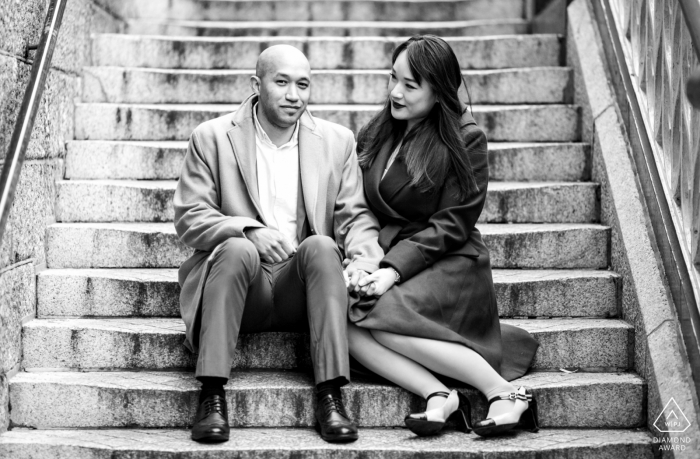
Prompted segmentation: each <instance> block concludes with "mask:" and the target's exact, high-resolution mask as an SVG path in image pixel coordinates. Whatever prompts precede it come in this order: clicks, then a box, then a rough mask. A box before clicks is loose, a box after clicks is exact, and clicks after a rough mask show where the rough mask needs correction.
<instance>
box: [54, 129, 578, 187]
mask: <svg viewBox="0 0 700 459" xmlns="http://www.w3.org/2000/svg"><path fill="white" fill-rule="evenodd" d="M589 150H590V149H589V148H588V146H587V145H585V144H581V143H512V142H489V180H490V183H491V186H493V183H494V182H495V181H512V182H532V181H535V182H577V181H587V180H590V160H589V156H590V152H589ZM186 152H187V142H177V141H172V142H169V141H163V142H157V141H156V142H149V141H141V142H139V141H135V142H130V141H108V140H78V141H69V142H68V144H67V153H66V173H65V177H66V178H67V179H77V180H80V179H83V180H86V179H87V180H100V179H113V180H130V179H132V180H169V179H177V178H178V177H179V176H180V169H181V168H182V162H183V160H184V157H185V154H186ZM542 164H546V165H547V167H542Z"/></svg>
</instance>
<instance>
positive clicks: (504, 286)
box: [37, 269, 619, 318]
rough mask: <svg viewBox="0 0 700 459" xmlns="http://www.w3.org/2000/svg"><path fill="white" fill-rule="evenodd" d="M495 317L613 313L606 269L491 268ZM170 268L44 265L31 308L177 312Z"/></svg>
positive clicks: (54, 313) (48, 312) (47, 312)
mask: <svg viewBox="0 0 700 459" xmlns="http://www.w3.org/2000/svg"><path fill="white" fill-rule="evenodd" d="M493 281H494V285H495V287H496V295H497V303H498V310H499V314H500V316H501V317H514V316H515V317H615V316H617V315H618V311H617V304H618V285H619V276H618V275H617V274H615V273H613V272H611V271H585V270H519V269H514V270H507V269H495V270H493ZM179 297H180V285H179V284H178V280H177V270H176V269H48V270H45V271H42V272H40V273H39V274H38V275H37V313H38V316H39V317H40V318H48V317H52V318H55V317H89V316H93V317H108V316H115V317H119V316H121V317H129V316H132V317H180V306H179Z"/></svg>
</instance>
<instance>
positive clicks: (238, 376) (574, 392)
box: [10, 371, 645, 428]
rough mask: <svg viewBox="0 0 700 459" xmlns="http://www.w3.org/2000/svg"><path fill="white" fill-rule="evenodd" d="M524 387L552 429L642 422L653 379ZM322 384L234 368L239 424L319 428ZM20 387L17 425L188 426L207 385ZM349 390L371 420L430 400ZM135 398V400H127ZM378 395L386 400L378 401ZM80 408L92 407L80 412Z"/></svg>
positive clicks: (99, 381)
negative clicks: (316, 390) (598, 406)
mask: <svg viewBox="0 0 700 459" xmlns="http://www.w3.org/2000/svg"><path fill="white" fill-rule="evenodd" d="M514 384H515V385H517V386H519V385H525V386H528V387H531V388H533V390H534V392H535V395H536V397H537V398H538V408H539V415H540V422H541V425H542V426H543V427H616V428H620V427H636V426H638V425H639V424H640V421H641V419H642V413H641V409H640V405H639V403H638V402H639V400H638V399H639V398H641V397H643V393H644V390H645V383H644V381H643V379H642V378H640V377H639V376H637V375H635V374H632V373H573V374H567V373H562V372H556V373H546V372H537V373H531V374H528V375H525V376H523V377H522V378H519V379H517V380H515V381H514ZM313 387H314V382H313V376H312V375H311V372H289V371H286V372H285V371H236V372H233V373H232V374H231V379H230V380H229V383H228V384H227V386H226V390H227V392H228V399H229V405H230V409H229V412H230V413H231V414H230V418H231V422H232V424H233V425H234V426H237V427H305V426H311V425H313V415H312V413H311V411H312V409H313V405H314V402H313V395H312V394H313ZM458 387H460V390H461V391H462V392H463V393H465V395H467V396H468V397H469V398H470V400H471V402H472V406H473V411H474V412H473V416H472V417H473V419H480V418H482V417H483V416H484V415H485V414H486V400H485V399H484V397H483V396H481V395H480V394H479V393H478V392H477V391H476V390H474V389H471V388H469V389H467V388H465V386H464V385H463V384H458ZM10 391H11V392H12V394H13V400H14V401H15V402H19V405H18V406H19V408H18V409H15V410H13V412H12V416H13V417H12V422H13V423H14V425H15V426H21V427H30V426H31V427H37V428H47V427H51V428H66V427H73V428H79V427H93V428H105V427H123V426H126V425H129V422H130V425H138V426H142V427H182V426H187V425H188V424H190V423H191V422H192V417H193V415H194V412H195V410H196V396H197V395H198V392H199V383H198V382H197V381H196V380H195V378H194V374H193V373H192V372H163V371H161V372H153V371H139V372H136V371H132V372H124V371H120V372H22V373H18V374H17V375H16V376H14V377H13V378H12V379H11V380H10ZM343 392H344V399H345V401H346V407H347V409H348V412H349V413H350V416H351V417H352V418H353V419H355V420H356V421H357V422H358V424H359V425H361V426H363V427H390V426H403V417H404V416H405V413H407V412H411V411H415V410H419V409H420V408H421V406H422V403H423V402H422V400H421V399H420V397H418V396H415V395H413V394H410V393H409V392H407V391H405V390H403V389H400V388H398V387H396V386H394V385H392V384H390V385H387V384H385V383H381V382H378V381H376V380H371V379H367V378H363V377H359V376H358V377H354V378H353V382H352V383H351V384H349V385H348V386H346V387H345V388H344V389H343ZM127 394H128V395H127ZM563 394H566V396H565V397H566V399H565V400H563V399H562V398H561V397H562V395H563ZM125 396H128V397H129V403H128V404H127V405H126V406H125V405H124V404H123V403H122V400H123V398H124V397H125ZM49 398H50V399H52V400H56V401H58V403H56V405H57V406H56V407H55V408H53V410H52V412H50V413H48V412H46V411H47V408H48V405H49V404H48V403H43V404H42V399H44V400H46V399H49ZM608 399H609V401H608ZM378 400H383V401H384V403H379V404H377V403H376V401H378ZM594 401H595V402H603V401H606V402H607V403H609V404H610V405H611V406H612V407H614V414H611V415H610V417H609V418H608V419H604V418H601V417H600V416H598V415H596V413H595V408H594V407H590V408H588V407H585V406H582V405H585V404H586V403H588V404H590V403H592V402H594ZM275 402H276V404H277V406H276V407H275V406H273V405H274V404H275ZM386 404H390V405H391V408H387V407H386V406H385V405H386ZM42 405H44V407H43V408H42ZM154 405H157V406H159V409H158V410H157V412H155V413H154V412H149V409H148V408H147V407H148V406H154ZM75 406H80V407H83V408H82V409H79V410H75V411H73V410H72V409H70V408H71V407H75ZM62 407H66V409H63V408H62ZM69 409H70V411H69ZM266 413H267V414H266ZM291 413H294V416H292V415H291Z"/></svg>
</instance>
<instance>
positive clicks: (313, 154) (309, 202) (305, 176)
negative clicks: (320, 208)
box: [299, 112, 330, 228]
mask: <svg viewBox="0 0 700 459" xmlns="http://www.w3.org/2000/svg"><path fill="white" fill-rule="evenodd" d="M327 168H328V164H327V158H326V157H325V155H324V151H323V138H322V137H321V135H320V134H319V133H318V132H317V131H316V123H314V121H313V119H312V118H311V116H310V115H309V114H308V112H304V114H303V115H302V116H301V126H299V175H300V178H301V189H302V194H303V199H304V204H305V207H306V218H307V219H308V220H309V224H310V225H311V228H315V227H316V225H315V223H316V208H317V205H318V199H319V190H318V185H319V179H320V178H321V177H328V175H329V174H330V171H328V170H327ZM300 197H301V196H300ZM324 206H325V203H324Z"/></svg>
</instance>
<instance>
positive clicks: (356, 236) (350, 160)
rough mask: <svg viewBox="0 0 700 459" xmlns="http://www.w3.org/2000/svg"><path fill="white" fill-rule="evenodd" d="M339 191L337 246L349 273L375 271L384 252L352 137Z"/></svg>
mask: <svg viewBox="0 0 700 459" xmlns="http://www.w3.org/2000/svg"><path fill="white" fill-rule="evenodd" d="M346 145H347V149H346V150H345V156H344V162H343V171H342V178H341V183H340V190H339V191H338V196H337V197H336V201H335V208H334V216H333V217H334V218H333V227H334V228H333V232H334V235H335V240H336V242H337V243H338V246H339V247H340V248H341V249H342V250H344V252H345V256H346V257H347V258H349V259H350V265H349V266H348V268H349V269H352V268H357V269H362V270H364V271H366V272H368V273H372V272H374V271H376V270H377V269H378V267H379V260H381V259H382V257H383V256H384V251H383V250H382V249H381V247H380V246H379V242H378V238H379V223H378V222H377V219H376V217H375V216H374V214H373V213H372V211H371V210H370V209H369V206H368V205H367V200H366V199H365V192H364V187H363V181H362V171H361V170H360V165H359V164H358V162H357V155H356V154H355V141H354V139H353V138H352V134H350V139H349V140H348V141H347V142H346Z"/></svg>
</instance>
